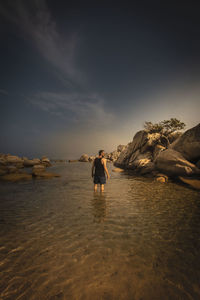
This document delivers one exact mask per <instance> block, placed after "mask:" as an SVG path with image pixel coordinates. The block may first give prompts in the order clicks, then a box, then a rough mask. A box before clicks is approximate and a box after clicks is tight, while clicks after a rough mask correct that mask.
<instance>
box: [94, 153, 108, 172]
mask: <svg viewBox="0 0 200 300" xmlns="http://www.w3.org/2000/svg"><path fill="white" fill-rule="evenodd" d="M101 159H102V158H98V157H97V158H95V161H94V166H95V172H94V176H105V171H104V166H103V164H102V162H101Z"/></svg>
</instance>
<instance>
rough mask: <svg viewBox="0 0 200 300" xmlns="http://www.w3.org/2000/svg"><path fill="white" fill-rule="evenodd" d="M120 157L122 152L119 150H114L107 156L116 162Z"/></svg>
mask: <svg viewBox="0 0 200 300" xmlns="http://www.w3.org/2000/svg"><path fill="white" fill-rule="evenodd" d="M119 155H120V152H119V151H117V150H114V151H113V152H111V153H109V154H107V155H106V158H107V159H108V160H111V161H116V160H117V159H118V157H119Z"/></svg>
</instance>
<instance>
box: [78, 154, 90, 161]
mask: <svg viewBox="0 0 200 300" xmlns="http://www.w3.org/2000/svg"><path fill="white" fill-rule="evenodd" d="M79 161H80V162H88V161H89V156H88V155H87V154H83V155H81V157H80V158H79Z"/></svg>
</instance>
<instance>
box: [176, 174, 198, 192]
mask: <svg viewBox="0 0 200 300" xmlns="http://www.w3.org/2000/svg"><path fill="white" fill-rule="evenodd" d="M179 179H180V180H181V181H182V182H184V183H187V184H189V185H190V186H191V187H193V188H195V189H197V190H200V179H193V178H185V177H181V176H179Z"/></svg>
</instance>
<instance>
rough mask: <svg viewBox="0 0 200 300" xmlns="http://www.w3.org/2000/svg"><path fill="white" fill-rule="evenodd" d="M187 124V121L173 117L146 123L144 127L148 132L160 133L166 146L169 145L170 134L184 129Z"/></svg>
mask: <svg viewBox="0 0 200 300" xmlns="http://www.w3.org/2000/svg"><path fill="white" fill-rule="evenodd" d="M185 126H186V125H185V123H183V122H181V121H180V120H178V119H176V118H171V119H170V120H164V121H161V122H158V123H152V122H145V123H144V129H145V130H146V131H147V132H148V133H160V135H161V140H162V143H163V144H165V145H166V147H167V146H168V145H169V139H168V138H169V135H170V134H173V133H174V132H177V131H179V130H182V129H184V128H185Z"/></svg>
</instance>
